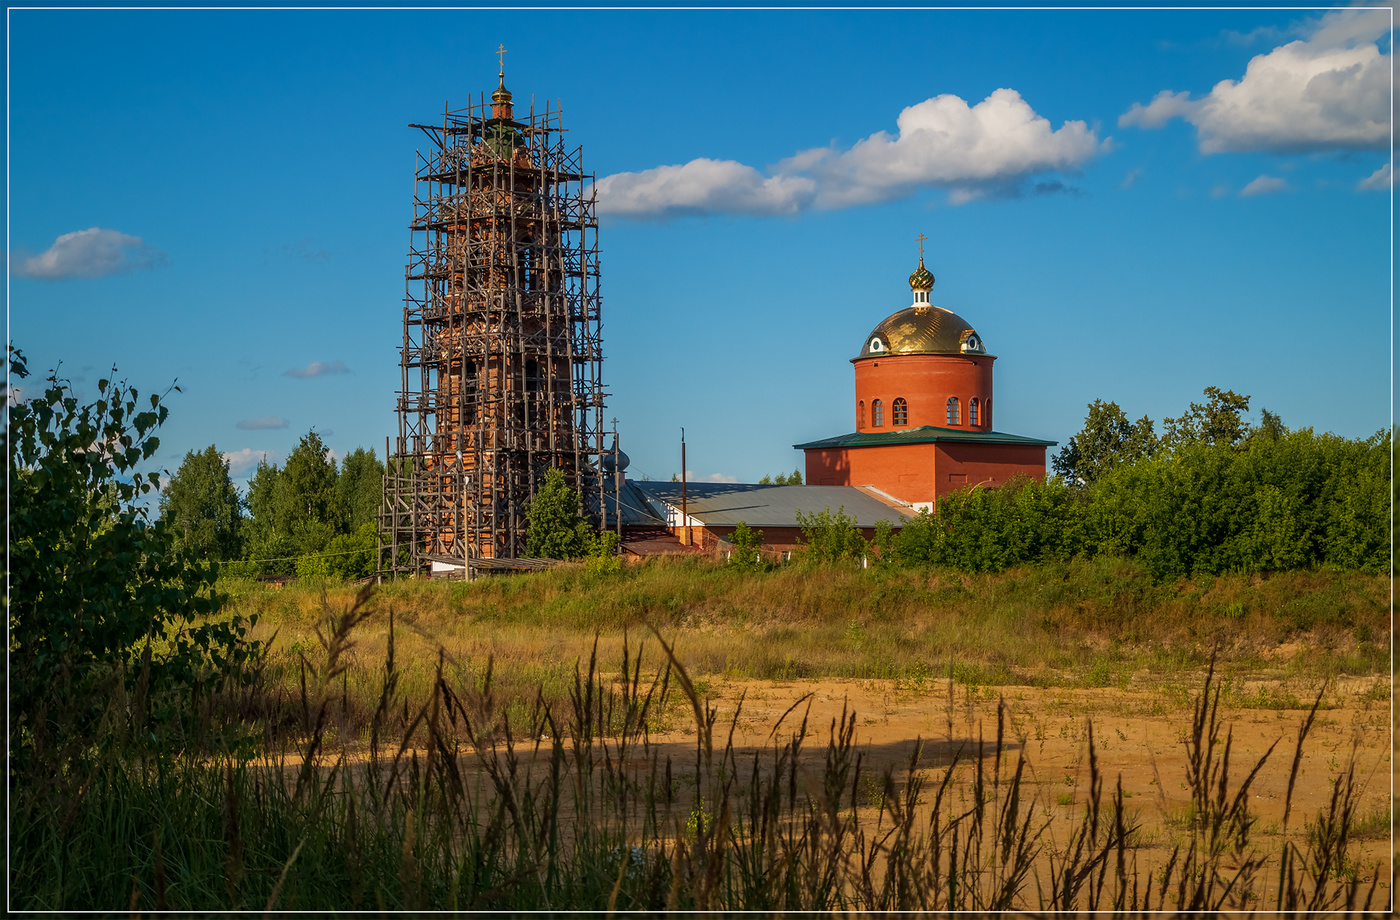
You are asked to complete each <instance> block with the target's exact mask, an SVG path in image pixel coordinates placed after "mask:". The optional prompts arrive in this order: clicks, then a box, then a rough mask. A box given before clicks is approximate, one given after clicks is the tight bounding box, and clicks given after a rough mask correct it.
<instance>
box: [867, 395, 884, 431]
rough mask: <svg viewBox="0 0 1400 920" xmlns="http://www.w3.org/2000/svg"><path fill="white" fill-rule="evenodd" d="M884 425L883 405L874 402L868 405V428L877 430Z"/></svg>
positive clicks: (878, 401)
mask: <svg viewBox="0 0 1400 920" xmlns="http://www.w3.org/2000/svg"><path fill="white" fill-rule="evenodd" d="M884 424H885V404H884V403H882V402H880V400H878V399H877V400H875V401H874V402H872V403H871V404H870V426H871V427H872V428H879V427H880V426H882V425H884Z"/></svg>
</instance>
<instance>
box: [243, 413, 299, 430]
mask: <svg viewBox="0 0 1400 920" xmlns="http://www.w3.org/2000/svg"><path fill="white" fill-rule="evenodd" d="M235 427H237V428H239V429H240V430H242V431H267V430H270V429H275V428H286V427H287V420H286V419H284V418H282V417H281V416H280V415H265V416H263V417H262V418H245V419H243V420H242V421H240V422H239V423H238V424H237V426H235Z"/></svg>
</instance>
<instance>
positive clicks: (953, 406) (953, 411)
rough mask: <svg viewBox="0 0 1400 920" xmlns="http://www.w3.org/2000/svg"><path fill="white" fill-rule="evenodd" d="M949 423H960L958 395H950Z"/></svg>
mask: <svg viewBox="0 0 1400 920" xmlns="http://www.w3.org/2000/svg"><path fill="white" fill-rule="evenodd" d="M948 424H949V425H957V424H959V422H958V398H957V397H956V396H949V397H948Z"/></svg>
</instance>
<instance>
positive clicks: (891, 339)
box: [855, 307, 987, 360]
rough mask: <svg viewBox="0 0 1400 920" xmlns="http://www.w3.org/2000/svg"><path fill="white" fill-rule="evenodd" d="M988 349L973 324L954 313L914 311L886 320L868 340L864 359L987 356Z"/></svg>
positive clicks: (859, 356)
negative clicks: (906, 356) (893, 356)
mask: <svg viewBox="0 0 1400 920" xmlns="http://www.w3.org/2000/svg"><path fill="white" fill-rule="evenodd" d="M986 353H987V347H986V345H984V344H983V342H982V337H981V336H980V335H978V334H977V330H976V329H973V328H972V324H971V323H969V322H968V321H967V320H965V319H963V318H962V317H961V316H959V315H958V314H956V313H954V312H953V311H952V310H945V309H943V308H942V307H929V308H928V309H927V311H926V312H921V311H920V310H919V309H916V308H915V307H908V308H906V309H904V310H900V311H899V312H898V313H895V314H893V315H891V316H889V317H887V318H886V319H885V321H884V322H882V323H880V325H878V326H876V327H875V328H874V329H873V330H872V331H871V333H870V334H869V335H868V336H866V337H865V344H864V345H863V346H861V349H860V354H859V355H857V356H856V358H855V360H859V359H861V358H877V357H880V356H881V355H985V354H986Z"/></svg>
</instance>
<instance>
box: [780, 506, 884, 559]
mask: <svg viewBox="0 0 1400 920" xmlns="http://www.w3.org/2000/svg"><path fill="white" fill-rule="evenodd" d="M797 526H798V527H800V528H801V529H802V542H803V543H804V544H805V546H804V548H803V553H802V556H803V558H804V559H805V560H806V561H808V562H810V563H815V564H830V563H833V562H839V561H841V560H850V559H855V560H859V559H861V558H862V557H863V556H864V555H865V554H866V553H867V552H868V550H869V548H868V547H867V546H866V543H865V538H864V537H862V536H861V535H860V531H859V530H858V529H857V528H856V519H855V518H853V517H850V516H849V515H847V514H846V507H845V506H844V505H842V506H841V507H840V508H838V509H837V511H836V513H835V514H832V513H831V509H830V508H823V509H822V510H821V511H817V512H813V513H812V514H805V513H803V512H801V511H799V512H797Z"/></svg>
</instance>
